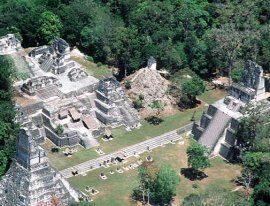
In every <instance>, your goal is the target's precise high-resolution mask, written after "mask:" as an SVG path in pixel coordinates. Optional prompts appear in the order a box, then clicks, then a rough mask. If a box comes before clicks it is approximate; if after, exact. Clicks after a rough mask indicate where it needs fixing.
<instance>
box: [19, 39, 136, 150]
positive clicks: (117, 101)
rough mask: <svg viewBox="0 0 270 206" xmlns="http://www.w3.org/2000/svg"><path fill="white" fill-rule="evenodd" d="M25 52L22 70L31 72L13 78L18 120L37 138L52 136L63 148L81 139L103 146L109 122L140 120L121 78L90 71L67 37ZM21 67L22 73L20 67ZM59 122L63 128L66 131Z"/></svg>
mask: <svg viewBox="0 0 270 206" xmlns="http://www.w3.org/2000/svg"><path fill="white" fill-rule="evenodd" d="M16 54H17V55H19V54H18V53H15V54H14V55H15V56H16ZM20 55H23V57H24V58H23V59H24V61H25V63H26V64H28V67H27V68H25V70H24V71H23V72H26V73H28V74H31V75H28V78H27V79H23V80H19V81H16V82H15V83H14V89H15V94H16V95H15V100H16V111H17V114H18V115H17V118H16V120H17V121H18V122H19V123H20V124H21V125H23V126H25V127H27V128H31V131H32V130H33V131H35V134H36V135H35V137H37V138H36V141H37V142H38V143H43V142H44V141H45V140H46V138H48V139H50V140H51V141H52V142H53V143H54V144H55V145H56V146H59V147H73V146H75V145H78V144H80V145H82V146H83V147H85V148H91V147H96V146H98V145H99V143H98V141H97V137H99V136H100V135H102V134H103V133H104V131H105V127H106V126H120V125H124V126H126V127H127V128H128V129H131V128H135V127H137V126H138V125H139V119H138V114H137V113H136V111H135V110H134V109H132V106H131V103H130V102H129V100H128V98H127V97H126V96H125V93H124V92H123V90H122V88H121V85H120V84H119V82H118V81H117V80H116V79H115V78H113V77H111V78H107V79H104V80H98V79H96V78H95V77H93V76H91V75H89V74H88V72H87V70H86V69H85V68H83V67H82V66H81V65H80V64H78V63H77V62H75V61H73V60H72V59H71V56H70V47H69V45H68V43H67V42H66V41H65V40H63V39H61V38H58V39H55V40H54V41H53V43H52V44H51V45H45V46H40V47H37V48H34V49H33V50H32V51H31V52H30V53H29V54H28V55H26V54H25V53H23V52H20ZM16 69H17V70H18V72H21V70H20V69H21V67H18V68H16ZM102 96H104V98H105V99H103V98H102ZM104 108H106V109H104ZM58 125H61V126H62V128H63V131H62V132H61V133H59V132H57V126H58ZM35 137H34V138H35Z"/></svg>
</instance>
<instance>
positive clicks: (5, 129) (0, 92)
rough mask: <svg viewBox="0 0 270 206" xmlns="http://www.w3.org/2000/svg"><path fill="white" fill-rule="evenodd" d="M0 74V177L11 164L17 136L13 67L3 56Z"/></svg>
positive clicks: (0, 62) (1, 57) (0, 58)
mask: <svg viewBox="0 0 270 206" xmlns="http://www.w3.org/2000/svg"><path fill="white" fill-rule="evenodd" d="M0 73H1V75H0V111H1V112H0V176H2V175H3V174H4V173H5V172H6V171H7V169H8V167H9V164H10V162H11V157H12V156H13V153H14V150H15V147H14V145H15V139H16V137H17V135H18V125H17V124H16V123H15V122H14V118H15V111H14V104H13V100H12V98H13V94H12V81H13V78H14V66H13V64H12V62H11V61H10V59H8V58H7V57H5V56H0Z"/></svg>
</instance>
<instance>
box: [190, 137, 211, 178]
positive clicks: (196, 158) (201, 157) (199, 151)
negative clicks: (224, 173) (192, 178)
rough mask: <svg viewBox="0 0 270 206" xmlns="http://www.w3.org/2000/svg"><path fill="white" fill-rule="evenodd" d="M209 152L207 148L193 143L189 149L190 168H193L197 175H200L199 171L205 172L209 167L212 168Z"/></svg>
mask: <svg viewBox="0 0 270 206" xmlns="http://www.w3.org/2000/svg"><path fill="white" fill-rule="evenodd" d="M208 155H209V152H208V149H207V147H205V146H203V145H201V144H198V143H195V142H193V143H191V145H190V146H189V147H188V148H187V156H188V166H189V167H191V168H192V169H193V170H194V172H195V174H196V175H198V174H199V173H198V171H199V170H204V169H205V168H207V167H210V160H209V157H208Z"/></svg>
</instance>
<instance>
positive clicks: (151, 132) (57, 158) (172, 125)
mask: <svg viewBox="0 0 270 206" xmlns="http://www.w3.org/2000/svg"><path fill="white" fill-rule="evenodd" d="M223 96H225V93H224V92H223V91H219V90H208V91H207V92H206V93H205V94H204V95H202V96H200V99H202V100H203V101H205V102H206V103H208V104H210V103H212V102H214V101H216V100H218V99H220V98H222V97H223ZM205 109H206V107H205V106H204V105H200V106H199V107H197V108H194V109H190V110H186V111H184V112H180V111H178V112H177V113H176V114H174V115H171V116H167V117H164V121H163V122H162V123H161V124H160V125H156V126H154V125H151V124H149V123H148V122H146V121H144V120H142V121H141V124H142V126H141V127H140V129H135V130H132V131H126V130H125V128H123V127H120V128H116V129H113V130H112V133H113V136H114V139H113V140H112V141H109V142H104V141H103V140H101V138H100V139H99V142H100V149H102V150H103V151H104V152H105V153H111V152H115V151H117V150H119V149H121V148H123V147H127V146H130V145H132V144H136V143H139V142H141V141H144V140H147V139H149V138H151V137H155V136H158V135H161V134H163V133H165V132H168V131H171V130H174V129H177V128H179V127H182V126H184V125H186V124H188V123H190V119H191V117H192V115H193V113H194V111H196V112H195V119H196V121H198V120H199V119H200V116H201V114H202V112H203V111H204V110H205ZM52 146H53V145H52V144H49V143H47V144H45V145H44V148H45V149H46V150H47V153H48V156H49V159H50V162H51V164H52V166H53V167H55V168H57V169H58V170H62V169H65V168H68V167H71V166H74V165H76V164H79V163H82V162H84V161H87V160H90V159H94V158H97V157H99V155H98V154H97V153H96V152H95V149H84V148H82V147H77V148H78V152H76V153H75V154H73V156H72V157H66V156H64V154H63V153H59V154H55V153H51V151H50V148H51V147H52Z"/></svg>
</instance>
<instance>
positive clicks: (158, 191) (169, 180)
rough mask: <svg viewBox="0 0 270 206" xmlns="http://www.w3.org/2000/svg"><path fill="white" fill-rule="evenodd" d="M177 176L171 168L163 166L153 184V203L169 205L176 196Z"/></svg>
mask: <svg viewBox="0 0 270 206" xmlns="http://www.w3.org/2000/svg"><path fill="white" fill-rule="evenodd" d="M179 183H180V181H179V176H178V174H177V173H176V172H175V170H174V169H173V168H172V167H171V166H163V167H161V169H160V170H159V172H158V173H157V176H156V179H155V182H154V191H153V196H154V202H157V203H158V204H160V205H166V204H169V203H170V201H171V200H172V197H174V196H175V195H176V194H175V192H176V186H177V185H178V184H179Z"/></svg>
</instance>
